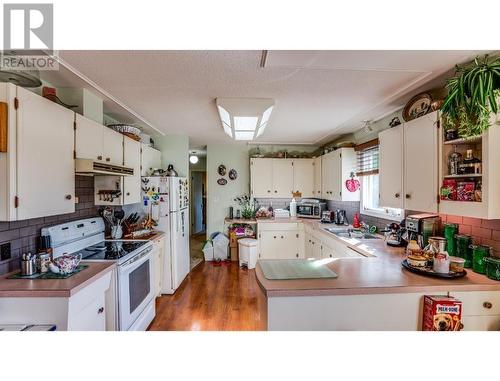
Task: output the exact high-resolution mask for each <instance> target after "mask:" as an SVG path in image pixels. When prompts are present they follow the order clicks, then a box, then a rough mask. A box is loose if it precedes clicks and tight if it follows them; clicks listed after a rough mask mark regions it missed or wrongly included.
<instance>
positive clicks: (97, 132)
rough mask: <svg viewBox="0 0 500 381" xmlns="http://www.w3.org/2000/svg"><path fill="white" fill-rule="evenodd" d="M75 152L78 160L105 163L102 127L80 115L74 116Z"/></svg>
mask: <svg viewBox="0 0 500 381" xmlns="http://www.w3.org/2000/svg"><path fill="white" fill-rule="evenodd" d="M75 122H76V130H75V152H76V157H77V158H79V159H93V160H98V161H105V158H104V157H103V154H104V146H103V142H104V128H105V127H104V126H103V125H102V124H99V123H97V122H95V121H93V120H91V119H88V118H85V117H84V116H82V115H80V114H75Z"/></svg>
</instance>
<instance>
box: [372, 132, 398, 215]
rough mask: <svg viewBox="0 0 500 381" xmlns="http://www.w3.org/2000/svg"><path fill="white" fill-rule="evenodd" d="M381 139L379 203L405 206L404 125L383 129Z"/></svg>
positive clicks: (388, 205)
mask: <svg viewBox="0 0 500 381" xmlns="http://www.w3.org/2000/svg"><path fill="white" fill-rule="evenodd" d="M378 139H379V193H380V201H379V205H380V206H383V207H389V208H400V209H401V208H403V200H404V197H403V196H404V195H403V126H397V127H394V128H389V129H387V130H385V131H382V132H381V133H380V134H379V135H378Z"/></svg>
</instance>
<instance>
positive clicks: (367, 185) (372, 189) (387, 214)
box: [361, 173, 403, 222]
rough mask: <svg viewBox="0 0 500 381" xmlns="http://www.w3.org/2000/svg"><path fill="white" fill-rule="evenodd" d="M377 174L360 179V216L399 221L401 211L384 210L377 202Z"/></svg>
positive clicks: (393, 209) (401, 217) (401, 216)
mask: <svg viewBox="0 0 500 381" xmlns="http://www.w3.org/2000/svg"><path fill="white" fill-rule="evenodd" d="M378 179H379V177H378V173H377V174H372V175H368V176H362V177H361V214H366V215H369V216H374V217H380V218H385V219H388V220H395V221H398V222H399V221H401V220H402V219H403V209H395V208H384V207H381V206H380V205H379V203H378V201H379V182H378Z"/></svg>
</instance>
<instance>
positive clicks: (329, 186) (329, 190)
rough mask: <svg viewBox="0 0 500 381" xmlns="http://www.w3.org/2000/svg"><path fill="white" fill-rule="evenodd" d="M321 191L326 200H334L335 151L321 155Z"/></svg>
mask: <svg viewBox="0 0 500 381" xmlns="http://www.w3.org/2000/svg"><path fill="white" fill-rule="evenodd" d="M321 159H322V160H321V193H322V197H323V198H324V199H326V200H333V173H332V172H333V152H330V153H327V154H326V155H323V156H321Z"/></svg>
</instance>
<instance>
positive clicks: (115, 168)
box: [75, 159, 134, 176]
mask: <svg viewBox="0 0 500 381" xmlns="http://www.w3.org/2000/svg"><path fill="white" fill-rule="evenodd" d="M75 173H76V174H77V175H87V176H89V175H113V176H133V175H134V169H133V168H127V167H122V166H119V165H112V164H106V163H102V162H100V161H95V160H92V159H76V160H75Z"/></svg>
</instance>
